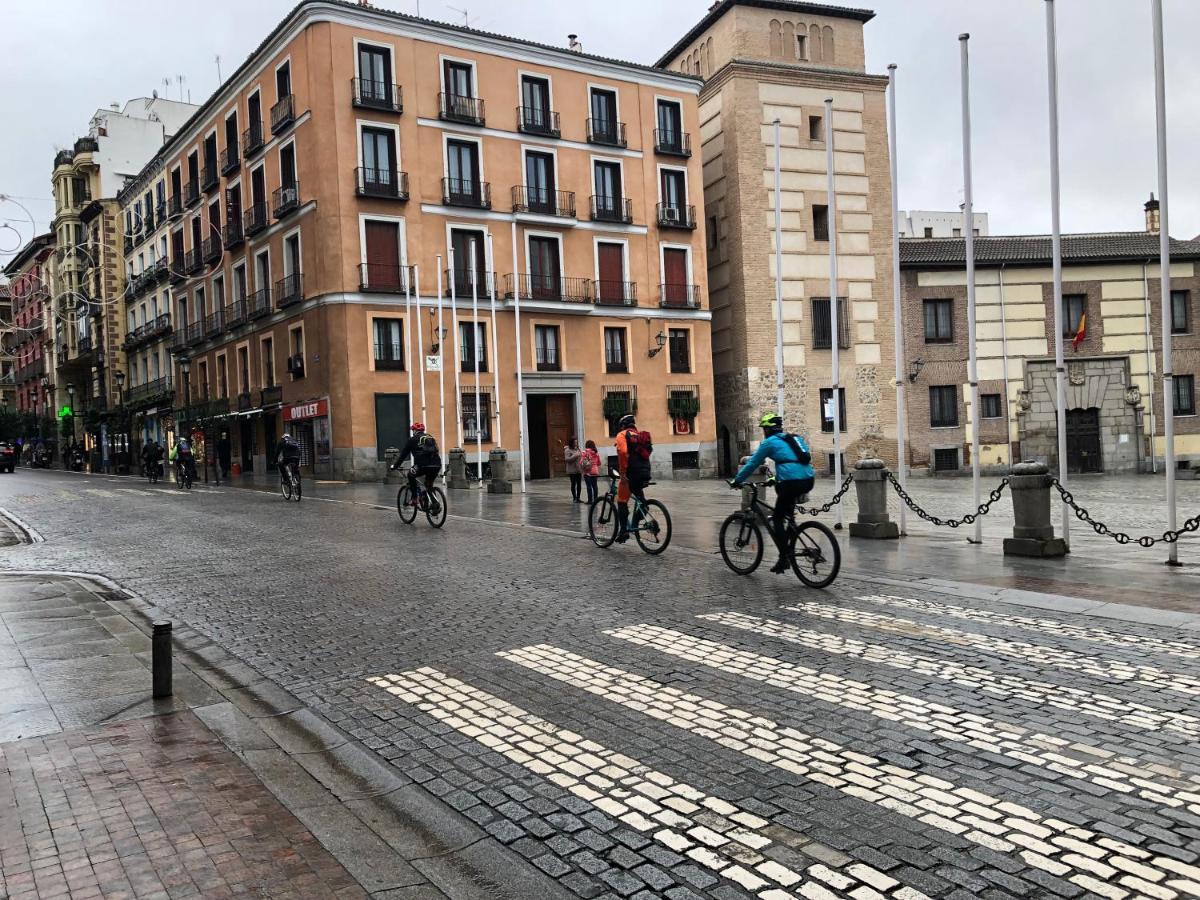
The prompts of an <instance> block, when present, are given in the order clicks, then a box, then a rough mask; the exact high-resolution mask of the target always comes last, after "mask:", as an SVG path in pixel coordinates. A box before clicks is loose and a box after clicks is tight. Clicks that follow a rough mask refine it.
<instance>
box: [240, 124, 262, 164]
mask: <svg viewBox="0 0 1200 900" xmlns="http://www.w3.org/2000/svg"><path fill="white" fill-rule="evenodd" d="M265 145H266V141H264V140H263V127H262V122H251V123H250V126H249V127H248V128H247V129H246V130H245V131H243V132H242V148H243V152H244V153H245V156H246V159H249V158H250V157H251V156H253V155H254V154H255V153H257V152H258V151H260V150H261V149H262V148H263V147H264V146H265Z"/></svg>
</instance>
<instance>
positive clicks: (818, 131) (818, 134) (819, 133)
mask: <svg viewBox="0 0 1200 900" xmlns="http://www.w3.org/2000/svg"><path fill="white" fill-rule="evenodd" d="M822 118H823V117H821V116H809V117H808V139H809V140H810V141H823V140H825V128H824V124H825V123H824V121H823V120H822Z"/></svg>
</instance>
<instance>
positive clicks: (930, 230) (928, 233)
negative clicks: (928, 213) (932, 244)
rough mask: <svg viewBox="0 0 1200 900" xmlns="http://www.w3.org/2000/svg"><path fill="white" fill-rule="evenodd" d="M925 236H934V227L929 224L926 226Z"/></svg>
mask: <svg viewBox="0 0 1200 900" xmlns="http://www.w3.org/2000/svg"><path fill="white" fill-rule="evenodd" d="M925 237H927V238H931V237H933V229H932V228H930V227H929V226H928V225H927V226H925Z"/></svg>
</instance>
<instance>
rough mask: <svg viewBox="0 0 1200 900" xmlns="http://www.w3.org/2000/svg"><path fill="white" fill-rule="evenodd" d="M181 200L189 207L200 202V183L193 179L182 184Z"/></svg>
mask: <svg viewBox="0 0 1200 900" xmlns="http://www.w3.org/2000/svg"><path fill="white" fill-rule="evenodd" d="M183 202H184V204H185V205H187V206H189V207H191V206H195V205H196V204H197V203H199V202H200V185H198V184H197V183H196V181H195V179H192V180H191V181H189V182H188V183H187V184H185V185H184V186H183Z"/></svg>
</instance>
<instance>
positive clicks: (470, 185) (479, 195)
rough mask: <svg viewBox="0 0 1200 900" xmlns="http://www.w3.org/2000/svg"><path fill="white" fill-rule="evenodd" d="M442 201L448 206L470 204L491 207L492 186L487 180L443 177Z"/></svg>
mask: <svg viewBox="0 0 1200 900" xmlns="http://www.w3.org/2000/svg"><path fill="white" fill-rule="evenodd" d="M442 202H443V203H444V204H445V205H446V206H469V207H473V208H475V209H491V208H492V186H491V184H490V183H488V182H486V181H468V180H465V179H462V178H443V179H442Z"/></svg>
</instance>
